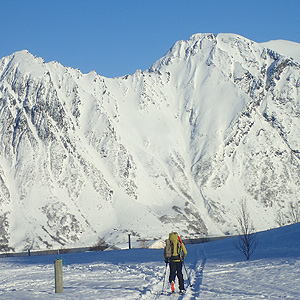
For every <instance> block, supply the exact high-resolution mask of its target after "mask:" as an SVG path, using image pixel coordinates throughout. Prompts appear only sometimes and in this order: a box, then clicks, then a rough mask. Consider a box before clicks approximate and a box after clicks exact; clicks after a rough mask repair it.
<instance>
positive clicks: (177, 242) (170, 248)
mask: <svg viewBox="0 0 300 300" xmlns="http://www.w3.org/2000/svg"><path fill="white" fill-rule="evenodd" d="M181 244H182V241H181V239H180V237H179V236H178V234H177V233H176V232H172V233H170V234H169V238H168V239H166V258H171V257H173V258H177V257H178V258H179V257H180V251H181Z"/></svg>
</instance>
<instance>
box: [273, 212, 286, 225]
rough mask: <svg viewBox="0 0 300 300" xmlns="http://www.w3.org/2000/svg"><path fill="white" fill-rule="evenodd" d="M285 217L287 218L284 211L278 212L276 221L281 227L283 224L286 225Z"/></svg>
mask: <svg viewBox="0 0 300 300" xmlns="http://www.w3.org/2000/svg"><path fill="white" fill-rule="evenodd" d="M285 219H286V218H285V216H284V214H283V212H282V211H278V212H277V214H276V218H275V222H276V223H277V225H278V226H279V227H282V226H284V225H285V223H286V222H285Z"/></svg>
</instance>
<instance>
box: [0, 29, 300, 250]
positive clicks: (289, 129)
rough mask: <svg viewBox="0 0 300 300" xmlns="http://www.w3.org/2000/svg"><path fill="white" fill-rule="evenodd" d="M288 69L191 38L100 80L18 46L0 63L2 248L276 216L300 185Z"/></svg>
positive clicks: (296, 101) (210, 229) (274, 57)
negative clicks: (245, 213)
mask: <svg viewBox="0 0 300 300" xmlns="http://www.w3.org/2000/svg"><path fill="white" fill-rule="evenodd" d="M299 116H300V66H299V64H298V63H297V62H295V61H293V60H292V59H291V58H288V57H285V56H283V55H280V54H279V53H276V52H274V51H272V50H270V49H267V48H264V47H262V46H260V45H259V44H257V43H255V42H252V41H250V40H247V39H245V38H243V37H241V36H237V35H232V34H219V35H218V36H214V35H213V34H197V35H194V36H192V37H191V38H190V40H188V41H179V42H177V43H175V44H174V46H173V47H172V48H171V49H170V50H169V52H168V53H167V54H166V55H165V56H164V57H163V58H162V59H160V60H159V61H157V62H156V63H155V64H154V65H153V66H152V67H151V68H150V69H149V70H146V71H145V72H142V71H139V70H138V71H136V73H134V74H133V75H128V76H124V77H122V78H112V79H109V78H104V77H101V76H99V75H98V74H96V73H95V72H90V73H89V74H82V73H81V72H80V71H79V70H74V69H71V68H66V67H64V66H62V65H60V64H59V63H57V62H50V63H45V62H44V61H43V60H42V59H40V58H36V57H34V56H32V55H31V54H30V53H28V52H27V51H21V52H17V53H15V54H13V55H11V56H9V57H5V58H3V59H1V60H0V122H1V127H0V224H1V227H0V228H1V229H0V245H1V246H0V247H1V249H2V251H3V250H7V249H15V250H23V249H29V248H31V249H39V248H52V247H64V246H77V245H84V244H85V245H91V244H93V243H95V242H96V241H97V239H98V237H99V236H100V237H103V238H105V240H106V241H108V242H120V241H122V239H126V238H127V233H131V234H132V235H135V236H136V237H140V238H160V237H164V236H165V235H166V232H168V231H170V230H178V231H179V232H180V233H181V234H182V236H184V237H199V236H202V235H211V234H227V233H233V232H235V230H236V224H237V221H236V215H237V213H238V206H239V202H240V201H241V200H246V201H247V204H248V209H249V213H250V215H251V217H252V219H253V221H254V225H255V227H256V228H257V229H266V228H270V227H274V226H275V225H276V223H275V218H276V214H277V213H278V212H281V213H282V214H283V215H287V205H288V203H289V202H290V201H295V200H298V198H297V197H298V195H299V187H300V161H299V159H300V153H299V151H300V145H299V136H300V118H299Z"/></svg>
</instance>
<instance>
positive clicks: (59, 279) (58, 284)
mask: <svg viewBox="0 0 300 300" xmlns="http://www.w3.org/2000/svg"><path fill="white" fill-rule="evenodd" d="M62 262H63V261H62V259H61V258H60V259H56V260H55V261H54V269H55V293H62V292H63V271H62Z"/></svg>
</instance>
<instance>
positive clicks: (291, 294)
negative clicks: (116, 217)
mask: <svg viewBox="0 0 300 300" xmlns="http://www.w3.org/2000/svg"><path fill="white" fill-rule="evenodd" d="M299 233H300V226H299V224H297V225H294V226H288V227H286V228H281V229H277V230H272V231H269V232H265V233H261V234H259V246H258V248H257V250H256V252H255V254H254V255H253V258H252V259H251V260H250V261H245V260H244V258H243V256H242V255H241V254H240V253H239V252H238V251H237V250H236V249H235V248H234V246H233V239H226V240H221V241H217V242H211V243H206V244H199V245H187V250H188V256H187V258H186V261H185V268H184V276H185V285H186V287H187V291H186V293H185V294H184V295H182V296H180V295H178V294H176V295H172V296H171V298H172V299H300V290H299V286H300V277H299V272H300V242H299ZM57 258H62V259H63V262H64V265H63V281H64V292H63V294H55V292H54V285H55V284H54V260H55V259H57ZM164 272H165V264H164V261H163V255H162V250H149V249H131V250H116V251H107V252H86V253H76V254H63V255H60V256H58V255H48V256H30V257H7V258H1V259H0V299H3V300H4V299H5V300H8V299H9V300H12V299H23V300H27V299H46V300H47V299H72V300H74V299H89V300H91V299H170V296H169V295H167V290H168V284H167V279H166V281H165V288H164V293H163V294H161V291H162V289H163V282H164V276H163V275H164ZM167 275H168V272H167ZM187 275H188V277H189V278H187ZM189 281H190V283H191V285H190V284H189Z"/></svg>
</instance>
